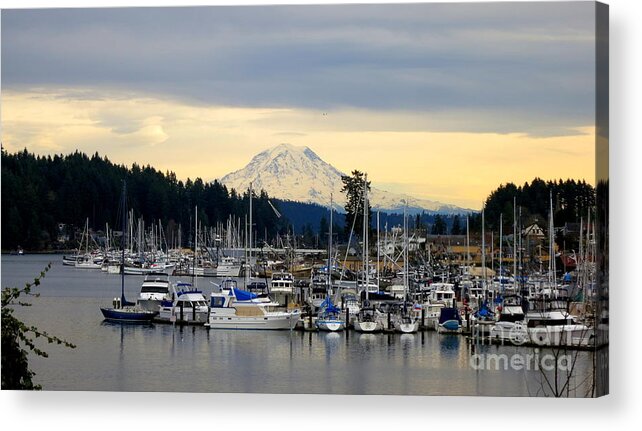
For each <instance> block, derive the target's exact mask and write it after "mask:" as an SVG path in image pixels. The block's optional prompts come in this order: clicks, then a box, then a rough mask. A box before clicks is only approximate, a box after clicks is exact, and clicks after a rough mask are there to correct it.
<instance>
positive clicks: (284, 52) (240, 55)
mask: <svg viewBox="0 0 642 431" xmlns="http://www.w3.org/2000/svg"><path fill="white" fill-rule="evenodd" d="M594 47H595V35H594V4H593V3H591V2H575V3H546V2H541V3H521V4H520V3H509V4H506V3H504V4H502V3H486V4H483V3H482V4H470V3H469V4H465V3H462V4H414V5H413V4H405V5H400V4H396V5H394V4H393V5H335V6H332V5H324V6H253V7H222V6H219V7H194V8H124V9H109V8H107V9H105V8H103V9H57V10H56V9H40V10H38V9H35V10H3V11H2V145H3V146H4V147H5V148H6V149H7V150H9V151H15V150H18V149H22V148H25V147H26V148H27V149H29V150H30V151H33V152H36V153H39V154H52V153H68V152H71V151H73V150H75V149H79V150H81V151H85V152H88V153H93V152H95V151H98V152H99V153H100V154H104V155H107V156H108V157H109V158H110V159H111V160H113V161H116V162H119V163H126V164H131V163H132V162H138V163H143V164H147V163H149V164H152V165H153V166H155V167H157V168H160V169H162V170H172V171H175V172H176V173H177V175H178V176H179V177H181V178H187V177H192V178H194V177H196V176H200V177H202V178H204V179H207V180H210V179H214V178H218V177H221V176H223V175H225V174H226V173H228V172H230V171H233V170H236V169H239V168H241V167H243V166H244V165H245V164H246V163H247V162H248V161H249V159H250V158H251V157H252V156H253V155H254V154H256V153H258V152H259V151H262V150H264V149H266V148H268V147H272V146H275V145H278V144H280V143H282V142H287V143H291V144H294V145H307V146H309V147H310V148H312V149H313V150H314V151H315V152H317V154H319V156H320V157H322V158H323V159H324V160H326V161H327V162H329V163H332V164H333V165H334V166H335V167H337V168H338V169H340V170H343V171H346V172H347V171H350V170H352V169H354V168H358V169H361V170H365V171H367V172H368V174H369V177H370V178H372V180H373V183H374V184H375V185H377V186H379V187H381V188H384V189H388V190H391V191H397V192H406V193H409V194H412V195H416V196H421V197H425V198H429V199H436V200H440V201H442V202H447V203H453V204H457V205H461V206H466V207H470V208H479V207H480V206H481V202H482V200H483V199H484V198H485V197H486V196H487V194H488V193H489V192H490V191H492V190H493V189H494V188H496V187H497V186H498V185H499V184H500V183H505V182H508V181H513V182H517V183H522V182H524V181H530V180H531V179H532V178H533V177H535V176H539V177H542V178H545V179H552V178H568V177H572V178H584V179H586V180H587V181H589V182H591V183H593V182H594V142H595V119H594V117H595V108H594V101H595V91H594V81H595V50H594Z"/></svg>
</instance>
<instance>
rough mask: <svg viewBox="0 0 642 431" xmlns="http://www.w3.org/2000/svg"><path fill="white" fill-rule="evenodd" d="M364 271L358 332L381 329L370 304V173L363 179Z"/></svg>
mask: <svg viewBox="0 0 642 431" xmlns="http://www.w3.org/2000/svg"><path fill="white" fill-rule="evenodd" d="M363 273H364V276H365V282H364V289H365V294H366V298H365V300H364V302H363V304H362V305H363V306H362V307H361V309H360V310H359V312H358V313H357V316H356V319H355V321H354V329H355V330H356V331H358V332H375V331H376V330H377V329H379V322H378V321H377V310H376V309H375V308H374V307H372V306H371V305H370V298H369V290H370V265H369V256H368V175H365V177H364V180H363Z"/></svg>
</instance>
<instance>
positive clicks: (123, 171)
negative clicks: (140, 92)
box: [2, 149, 287, 250]
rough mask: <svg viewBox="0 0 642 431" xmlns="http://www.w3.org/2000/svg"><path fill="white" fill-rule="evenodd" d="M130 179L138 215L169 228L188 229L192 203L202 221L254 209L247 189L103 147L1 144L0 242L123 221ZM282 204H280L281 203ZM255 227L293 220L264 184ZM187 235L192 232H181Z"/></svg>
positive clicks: (21, 242)
mask: <svg viewBox="0 0 642 431" xmlns="http://www.w3.org/2000/svg"><path fill="white" fill-rule="evenodd" d="M123 180H126V182H127V190H128V194H127V195H128V207H129V208H130V209H133V211H134V215H135V217H140V216H142V217H143V218H144V219H145V220H146V221H148V222H151V221H154V222H156V221H158V220H160V221H161V223H162V224H163V226H166V227H167V228H168V230H169V229H171V228H172V226H177V225H182V227H183V229H184V231H183V232H185V233H187V232H189V230H188V229H190V226H192V225H193V217H194V209H195V207H196V206H198V218H199V220H200V221H201V222H202V224H203V225H204V226H212V225H214V224H215V223H216V222H226V220H227V218H228V216H230V215H232V216H235V217H240V218H241V220H242V219H243V217H244V216H245V214H247V211H248V206H249V203H248V199H249V194H248V192H247V191H245V192H244V193H242V194H237V192H236V191H235V190H228V189H227V188H226V187H225V186H224V185H221V184H219V183H218V182H213V183H207V182H204V181H203V180H202V179H200V178H197V179H196V180H193V181H192V180H191V179H188V180H186V181H185V182H183V181H180V180H178V179H177V178H176V175H175V174H174V173H172V172H166V173H162V172H160V171H158V170H156V169H154V168H152V167H151V166H139V165H137V164H133V165H132V167H131V168H128V167H126V166H123V165H117V164H114V163H112V162H110V161H109V160H108V159H107V158H106V157H100V156H99V155H98V154H97V153H96V154H94V155H93V156H91V157H89V156H87V155H86V154H83V153H80V152H75V153H73V154H69V155H67V156H61V155H55V156H53V157H51V156H46V157H44V156H43V157H40V156H35V155H33V154H30V153H29V152H27V150H24V151H22V152H18V153H15V154H9V153H7V152H6V151H5V150H4V149H3V150H2V249H3V250H11V249H15V248H16V247H17V246H22V247H24V248H25V249H27V250H44V249H52V248H56V247H58V246H61V244H59V243H58V241H57V238H58V235H59V233H60V231H59V224H65V225H66V228H65V229H66V230H67V232H68V233H69V232H71V233H72V237H73V231H74V229H73V228H74V227H76V228H78V227H83V226H84V224H85V220H86V218H87V217H89V223H90V227H91V228H94V229H103V228H104V227H105V224H106V223H109V225H110V226H112V227H114V226H116V227H117V228H119V227H120V222H119V220H118V218H117V211H118V204H119V199H120V195H121V191H122V181H123ZM275 205H278V204H275ZM253 214H254V229H255V230H256V231H257V232H261V233H264V232H267V233H268V235H269V236H274V235H275V234H276V233H277V232H279V230H281V229H285V228H286V226H287V221H286V220H284V219H283V218H278V217H277V216H276V214H275V212H274V211H273V210H272V208H271V207H270V206H269V203H268V196H267V194H266V193H265V192H264V191H261V192H256V193H255V197H254V200H253ZM183 240H184V242H185V243H186V242H187V241H188V235H186V234H184V235H183Z"/></svg>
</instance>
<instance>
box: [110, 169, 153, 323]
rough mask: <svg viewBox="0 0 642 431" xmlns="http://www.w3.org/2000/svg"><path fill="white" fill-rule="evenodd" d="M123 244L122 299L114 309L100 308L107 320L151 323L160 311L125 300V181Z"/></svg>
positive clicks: (125, 192) (125, 186) (124, 191)
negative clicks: (146, 308) (144, 307)
mask: <svg viewBox="0 0 642 431" xmlns="http://www.w3.org/2000/svg"><path fill="white" fill-rule="evenodd" d="M122 210H123V233H124V236H123V243H122V244H121V248H122V256H121V260H120V261H121V272H120V274H121V277H120V298H114V302H113V307H112V308H107V307H100V312H101V313H103V317H104V318H105V320H109V321H112V322H123V323H149V322H151V321H152V319H153V318H154V317H156V315H157V314H158V311H151V310H144V309H142V308H141V307H139V306H138V305H136V304H135V303H133V302H127V299H125V271H124V268H123V267H122V265H124V262H125V244H126V242H127V184H126V183H125V181H123V197H122Z"/></svg>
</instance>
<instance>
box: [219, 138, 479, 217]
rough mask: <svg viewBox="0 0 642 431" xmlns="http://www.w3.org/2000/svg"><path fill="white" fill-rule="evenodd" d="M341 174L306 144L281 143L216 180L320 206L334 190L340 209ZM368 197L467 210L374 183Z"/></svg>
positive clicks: (394, 208)
mask: <svg viewBox="0 0 642 431" xmlns="http://www.w3.org/2000/svg"><path fill="white" fill-rule="evenodd" d="M342 175H344V174H343V173H342V172H340V171H339V170H337V169H336V168H335V167H334V166H332V165H331V164H329V163H326V162H324V161H323V160H321V158H320V157H319V156H317V155H316V153H315V152H314V151H312V150H311V149H310V148H308V147H298V146H294V145H290V144H281V145H278V146H276V147H274V148H270V149H268V150H265V151H263V152H261V153H259V154H257V155H256V156H254V157H253V158H252V160H250V163H248V164H247V165H246V166H245V167H244V168H243V169H240V170H238V171H235V172H232V173H229V174H227V175H225V176H224V177H223V178H221V179H220V182H221V183H223V184H225V185H226V186H227V187H228V188H234V189H236V190H237V191H243V190H246V189H247V188H248V187H249V185H250V182H251V183H252V188H253V189H254V190H261V189H263V190H265V191H267V192H268V194H269V195H270V196H273V197H275V198H279V199H287V200H291V201H298V202H306V203H307V202H312V203H316V204H320V205H324V206H325V205H328V204H329V203H330V191H332V190H334V201H335V204H336V207H337V209H340V210H341V209H342V208H343V205H344V203H345V195H344V194H343V193H339V191H340V190H341V187H342V182H341V176H342ZM369 197H370V205H371V206H372V207H373V208H380V209H381V211H387V212H402V211H403V207H404V204H403V201H404V200H408V201H409V202H410V205H412V206H409V208H408V209H409V211H410V212H412V213H416V212H421V211H427V212H439V213H461V212H468V211H470V210H467V209H464V208H460V207H457V206H455V205H449V204H444V203H441V202H436V201H431V200H427V199H416V198H413V197H411V196H407V195H403V194H398V193H390V192H386V191H383V190H379V189H377V188H374V187H373V188H372V190H371V193H370V196H369Z"/></svg>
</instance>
